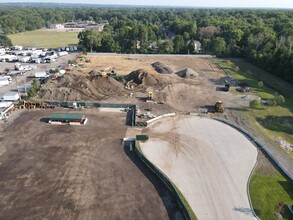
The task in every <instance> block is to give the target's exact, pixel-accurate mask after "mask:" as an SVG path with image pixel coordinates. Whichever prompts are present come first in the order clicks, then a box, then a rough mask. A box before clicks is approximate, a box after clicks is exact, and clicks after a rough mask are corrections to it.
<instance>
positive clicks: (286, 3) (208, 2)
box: [0, 0, 293, 8]
mask: <svg viewBox="0 0 293 220" xmlns="http://www.w3.org/2000/svg"><path fill="white" fill-rule="evenodd" d="M0 2H58V3H92V4H93V3H95V4H119V5H153V6H155V5H168V6H193V7H250V8H251V7H254V8H255V7H257V8H259V7H262V8H293V0H238V1H237V0H160V1H158V0H141V1H138V0H70V1H66V0H49V1H42V0H10V1H7V0H0Z"/></svg>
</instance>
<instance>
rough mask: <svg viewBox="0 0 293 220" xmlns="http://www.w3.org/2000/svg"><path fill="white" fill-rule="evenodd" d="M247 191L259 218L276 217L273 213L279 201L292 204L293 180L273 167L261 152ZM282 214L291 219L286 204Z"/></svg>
mask: <svg viewBox="0 0 293 220" xmlns="http://www.w3.org/2000/svg"><path fill="white" fill-rule="evenodd" d="M249 191H250V196H251V200H252V205H253V208H254V211H255V212H256V214H257V215H258V217H259V218H260V219H261V220H274V219H276V217H275V215H274V214H275V212H277V205H278V204H279V203H280V202H283V203H284V204H293V182H292V181H291V180H290V179H288V178H286V177H285V176H284V175H283V174H282V173H281V172H280V171H278V170H277V169H276V168H274V167H273V165H271V164H270V162H269V161H268V160H267V158H265V156H264V155H263V154H262V153H260V156H259V163H258V165H257V167H256V169H255V171H254V174H253V176H252V178H251V181H250V185H249ZM282 216H283V219H287V220H292V219H293V214H292V213H291V212H290V210H289V209H288V208H287V206H286V207H285V209H284V213H282Z"/></svg>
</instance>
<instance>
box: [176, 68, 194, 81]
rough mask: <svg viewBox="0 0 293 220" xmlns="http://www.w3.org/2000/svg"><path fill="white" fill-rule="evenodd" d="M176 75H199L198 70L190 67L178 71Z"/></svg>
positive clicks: (191, 77) (191, 76)
mask: <svg viewBox="0 0 293 220" xmlns="http://www.w3.org/2000/svg"><path fill="white" fill-rule="evenodd" d="M176 75H177V76H179V77H182V78H188V79H193V78H197V77H198V76H199V75H198V73H197V72H195V71H194V70H193V69H190V68H187V69H184V70H181V71H179V72H177V73H176Z"/></svg>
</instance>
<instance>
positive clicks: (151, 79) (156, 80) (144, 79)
mask: <svg viewBox="0 0 293 220" xmlns="http://www.w3.org/2000/svg"><path fill="white" fill-rule="evenodd" d="M124 78H125V80H126V81H127V82H133V83H135V84H136V85H143V86H155V85H159V84H160V83H162V79H161V78H160V77H159V76H158V75H155V74H152V73H150V72H148V71H146V70H144V69H138V70H135V71H132V72H131V73H129V74H128V75H127V76H125V77H124Z"/></svg>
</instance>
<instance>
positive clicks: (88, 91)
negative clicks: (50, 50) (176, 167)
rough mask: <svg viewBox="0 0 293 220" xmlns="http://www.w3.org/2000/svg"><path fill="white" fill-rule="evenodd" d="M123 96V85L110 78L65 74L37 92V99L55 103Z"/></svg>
mask: <svg viewBox="0 0 293 220" xmlns="http://www.w3.org/2000/svg"><path fill="white" fill-rule="evenodd" d="M123 94H124V86H123V84H121V83H120V82H118V81H116V80H115V79H113V78H112V77H91V76H85V75H80V74H66V75H64V76H62V77H60V78H58V79H57V80H55V81H51V82H49V83H47V84H46V85H45V86H43V87H42V89H41V90H40V92H39V98H41V99H44V100H56V101H66V100H68V101H92V100H103V99H107V98H108V97H109V96H111V95H116V96H120V95H123Z"/></svg>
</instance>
